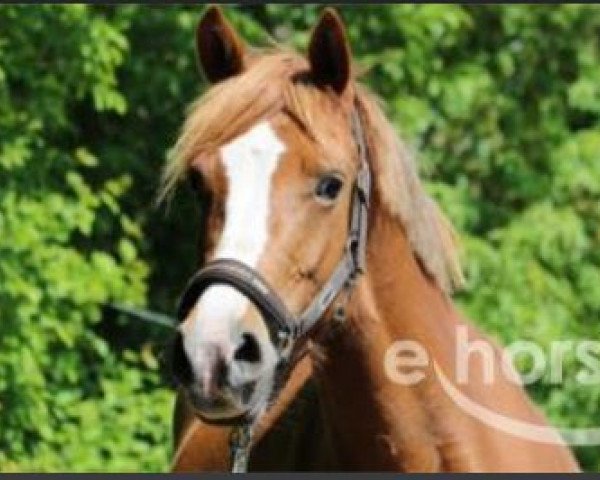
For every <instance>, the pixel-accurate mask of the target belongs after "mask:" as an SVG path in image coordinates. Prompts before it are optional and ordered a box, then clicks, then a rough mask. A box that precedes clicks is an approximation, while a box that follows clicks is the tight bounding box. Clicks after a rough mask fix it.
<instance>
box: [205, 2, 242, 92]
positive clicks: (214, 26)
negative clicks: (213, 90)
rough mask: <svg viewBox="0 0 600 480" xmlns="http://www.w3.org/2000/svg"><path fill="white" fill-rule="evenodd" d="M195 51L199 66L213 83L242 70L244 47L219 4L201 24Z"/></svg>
mask: <svg viewBox="0 0 600 480" xmlns="http://www.w3.org/2000/svg"><path fill="white" fill-rule="evenodd" d="M196 50H197V52H198V60H199V63H200V66H201V68H202V70H203V71H204V74H205V75H206V78H207V79H208V81H209V82H211V83H215V82H220V81H221V80H225V79H226V78H229V77H231V76H233V75H237V74H238V73H241V72H242V70H243V67H244V65H243V63H244V62H243V60H244V50H245V49H244V44H243V42H242V40H241V39H240V38H239V37H238V35H237V33H236V32H235V30H234V29H233V27H232V26H231V25H230V24H229V22H228V21H227V20H226V19H225V17H224V16H223V12H221V9H220V8H219V7H218V6H216V5H211V6H210V7H208V9H207V10H206V12H205V13H204V16H203V17H202V19H201V20H200V23H198V28H197V29H196Z"/></svg>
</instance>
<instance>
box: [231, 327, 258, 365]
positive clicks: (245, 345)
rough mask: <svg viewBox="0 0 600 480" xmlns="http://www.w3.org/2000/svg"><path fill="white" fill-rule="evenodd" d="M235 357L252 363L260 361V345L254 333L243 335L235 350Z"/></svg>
mask: <svg viewBox="0 0 600 480" xmlns="http://www.w3.org/2000/svg"><path fill="white" fill-rule="evenodd" d="M233 359H234V360H240V361H243V362H250V363H257V362H259V361H260V347H259V345H258V341H257V340H256V337H255V336H254V335H252V334H251V333H244V334H243V335H242V343H241V345H240V346H239V347H238V348H237V350H236V351H235V353H234V355H233Z"/></svg>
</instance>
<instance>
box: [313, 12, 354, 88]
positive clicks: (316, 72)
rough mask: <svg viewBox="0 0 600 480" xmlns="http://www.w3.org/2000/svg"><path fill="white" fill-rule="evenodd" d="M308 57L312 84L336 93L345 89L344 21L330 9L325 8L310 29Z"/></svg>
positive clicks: (347, 62) (347, 73) (347, 74)
mask: <svg viewBox="0 0 600 480" xmlns="http://www.w3.org/2000/svg"><path fill="white" fill-rule="evenodd" d="M308 59H309V61H310V67H311V71H312V75H313V78H314V80H315V83H317V84H321V85H329V86H330V87H332V88H333V90H335V91H336V92H337V93H340V94H341V93H342V92H343V91H344V90H345V88H346V86H347V85H348V81H349V80H350V62H351V54H350V45H349V43H348V39H347V38H346V33H345V28H344V23H343V22H342V19H341V18H340V16H339V15H338V14H337V13H336V11H335V10H334V9H332V8H327V9H325V11H324V12H323V14H322V15H321V18H320V19H319V23H317V26H316V27H315V29H314V30H313V32H312V36H311V39H310V44H309V47H308Z"/></svg>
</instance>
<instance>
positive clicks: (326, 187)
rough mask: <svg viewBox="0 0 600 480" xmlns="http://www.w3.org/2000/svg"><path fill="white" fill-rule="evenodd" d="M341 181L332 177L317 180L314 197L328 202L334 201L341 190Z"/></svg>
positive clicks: (327, 176)
mask: <svg viewBox="0 0 600 480" xmlns="http://www.w3.org/2000/svg"><path fill="white" fill-rule="evenodd" d="M342 185H343V183H342V180H341V179H340V178H338V177H336V176H334V175H326V176H324V177H322V178H320V179H319V182H318V183H317V187H316V188H315V195H316V196H317V197H318V198H319V199H321V200H326V201H328V202H330V201H332V200H335V199H336V198H337V196H338V195H339V193H340V191H341V189H342Z"/></svg>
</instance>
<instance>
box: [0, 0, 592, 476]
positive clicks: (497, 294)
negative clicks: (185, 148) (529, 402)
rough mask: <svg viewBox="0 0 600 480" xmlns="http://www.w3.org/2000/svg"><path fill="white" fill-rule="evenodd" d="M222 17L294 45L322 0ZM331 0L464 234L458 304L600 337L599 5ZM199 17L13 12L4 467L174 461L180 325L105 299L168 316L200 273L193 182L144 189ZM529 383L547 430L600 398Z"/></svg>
mask: <svg viewBox="0 0 600 480" xmlns="http://www.w3.org/2000/svg"><path fill="white" fill-rule="evenodd" d="M225 10H226V14H227V16H228V17H229V18H230V19H231V20H232V21H233V23H234V24H235V25H236V26H237V28H238V29H239V30H240V31H241V33H242V34H243V36H245V38H246V39H248V40H249V41H250V42H251V43H254V44H258V45H264V44H265V43H266V42H267V41H268V38H274V39H276V40H278V41H280V42H284V43H287V44H292V45H295V46H297V47H299V48H301V49H303V48H304V47H305V45H306V41H307V34H308V31H309V29H310V27H311V26H312V25H313V24H314V22H315V20H316V18H317V15H318V13H319V11H320V10H321V8H320V7H315V6H283V5H265V6H254V7H250V6H248V7H241V8H233V7H228V8H226V9H225ZM340 10H341V13H342V15H343V17H344V19H345V20H346V23H347V25H348V32H349V36H350V39H351V42H352V46H353V50H354V53H355V57H356V59H357V62H358V63H359V64H360V65H361V66H363V67H364V68H365V69H366V73H365V76H364V80H365V82H366V83H368V85H370V87H371V88H372V89H373V90H374V91H376V92H377V93H378V94H379V95H380V96H381V97H382V98H383V99H384V100H385V102H386V104H387V109H388V110H387V111H388V114H389V115H390V117H391V118H392V119H393V121H394V123H395V125H396V126H397V128H398V131H399V132H400V133H401V134H402V135H403V137H404V138H405V139H406V140H407V141H408V142H409V143H410V144H411V145H412V146H413V148H414V149H415V150H418V151H419V168H420V171H421V174H422V176H423V177H424V178H425V179H426V181H427V187H428V189H429V190H430V192H431V193H432V194H433V195H434V197H435V198H437V199H438V200H439V202H440V204H441V206H442V209H443V210H444V211H445V212H446V213H447V214H448V215H449V217H450V218H451V220H452V221H453V223H454V225H455V226H456V227H457V229H458V230H459V232H460V234H461V237H462V240H463V244H464V266H465V272H466V276H467V280H468V284H467V288H466V290H465V291H463V292H461V293H459V294H458V295H457V299H458V301H459V303H460V305H461V307H462V308H463V310H464V311H465V312H466V313H467V314H468V315H469V316H470V317H471V318H473V319H474V320H475V321H476V322H477V323H478V324H479V325H480V326H481V327H482V328H484V329H485V330H486V331H487V332H490V333H491V334H492V335H494V336H496V337H497V338H499V339H500V340H501V341H503V342H509V341H512V340H516V339H517V338H521V339H534V340H536V341H538V342H539V343H540V344H542V345H547V344H548V343H549V342H550V341H551V340H553V339H569V338H592V339H594V338H596V339H597V338H599V337H600V335H599V334H600V321H599V320H600V248H599V247H600V208H599V200H600V62H599V59H600V56H599V48H600V43H599V42H600V40H599V39H600V8H599V7H598V6H594V5H565V6H558V5H556V6H526V5H518V6H516V5H515V6H508V5H504V6H491V5H490V6H453V5H421V6H411V5H386V6H377V5H372V6H354V7H351V6H347V7H342V8H341V9H340ZM202 11H203V7H202V6H195V7H179V6H177V7H166V6H163V7H158V6H119V7H104V6H81V5H68V6H6V5H4V6H2V7H0V471H23V470H25V471H57V470H63V471H161V470H166V469H168V465H169V459H170V456H171V433H170V428H171V425H170V423H171V422H170V417H171V412H172V407H173V403H174V397H173V393H172V391H171V390H170V389H169V388H168V384H167V381H166V379H165V378H164V374H162V373H161V366H160V365H161V352H162V350H163V348H164V346H165V343H166V338H167V337H168V335H165V331H164V330H161V329H160V328H158V327H153V326H151V325H147V324H141V323H140V322H136V321H133V320H131V319H126V318H122V317H119V316H118V315H114V313H111V312H109V311H107V310H106V309H103V308H102V304H103V303H104V302H120V303H125V304H128V305H135V306H147V307H149V308H152V309H155V310H159V311H164V312H167V313H173V310H174V302H175V298H176V297H177V294H178V293H179V291H180V289H181V288H182V287H183V285H184V282H185V280H186V278H187V276H188V275H189V274H190V273H191V271H192V269H193V267H194V262H195V245H196V241H197V238H198V232H197V224H196V222H195V221H194V218H195V217H196V216H197V210H198V207H197V205H195V204H194V199H193V197H192V195H191V194H190V193H189V192H187V191H186V190H185V189H183V190H182V192H181V193H180V194H178V196H177V197H176V198H175V200H174V202H173V205H172V208H171V210H170V211H169V212H166V211H165V209H157V208H154V207H153V206H152V202H153V199H154V196H155V194H156V188H157V185H158V179H159V173H160V169H161V165H162V164H163V163H164V160H165V156H166V152H167V150H168V149H169V147H170V146H171V145H172V144H173V143H174V140H175V138H176V135H177V131H178V128H179V126H180V125H181V123H182V119H183V114H184V110H185V107H186V105H187V104H188V103H189V102H190V101H191V100H192V99H193V98H194V97H195V96H196V95H197V94H199V93H200V92H201V91H202V90H203V89H204V88H205V87H206V85H205V84H204V83H203V81H202V79H201V77H200V76H199V75H198V72H197V69H196V62H195V54H194V49H193V43H194V40H193V39H194V29H195V26H196V23H197V21H198V19H199V16H200V14H201V13H202ZM530 393H531V394H532V395H533V397H534V398H535V399H536V401H537V402H538V403H539V404H540V405H541V406H542V407H543V408H544V410H545V411H546V412H547V414H548V415H549V416H550V418H551V420H552V421H553V422H554V424H556V425H560V426H586V425H587V426H592V425H597V424H598V423H597V422H598V421H600V388H599V387H594V388H589V387H588V388H586V389H585V390H584V389H582V388H581V387H578V386H577V384H576V383H575V382H574V381H573V380H572V376H571V377H569V375H568V374H567V380H566V381H565V382H564V383H563V385H561V386H553V385H549V384H548V383H543V382H542V383H538V384H536V385H534V386H533V387H532V388H531V389H530ZM577 454H578V458H579V459H580V461H581V462H582V464H583V466H584V467H585V468H586V469H589V470H598V469H600V451H599V449H598V448H592V447H590V448H586V449H579V450H578V451H577Z"/></svg>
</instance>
